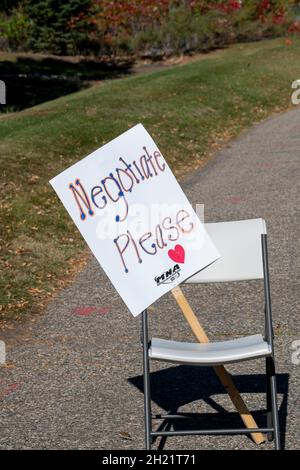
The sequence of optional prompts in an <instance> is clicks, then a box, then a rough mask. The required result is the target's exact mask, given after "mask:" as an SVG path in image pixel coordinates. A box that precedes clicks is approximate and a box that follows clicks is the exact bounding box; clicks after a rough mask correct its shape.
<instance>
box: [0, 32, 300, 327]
mask: <svg viewBox="0 0 300 470" xmlns="http://www.w3.org/2000/svg"><path fill="white" fill-rule="evenodd" d="M299 46H300V42H299V41H295V42H294V43H293V44H292V45H291V46H289V47H287V46H286V45H285V42H284V40H283V39H276V40H272V41H264V42H259V43H250V44H240V45H236V46H234V47H232V48H229V49H226V50H222V51H219V52H217V53H214V54H213V55H211V56H210V55H208V56H207V58H204V59H203V58H201V60H196V61H191V62H190V63H188V64H185V65H182V66H176V67H172V68H168V69H166V70H163V71H160V72H154V73H150V74H145V75H139V76H133V77H128V78H124V79H120V80H115V81H106V82H104V83H100V84H99V85H96V86H94V87H92V88H90V89H88V90H84V91H81V92H78V93H75V94H73V95H68V96H65V97H63V98H59V99H57V100H54V101H50V102H47V103H44V104H42V105H39V106H36V107H33V108H30V109H27V110H25V111H22V112H20V113H15V114H10V115H7V116H1V119H0V159H1V170H2V171H1V184H0V193H1V194H0V196H1V209H0V210H1V240H0V243H1V245H0V250H1V254H0V256H1V279H0V305H1V306H0V325H2V326H3V325H5V323H6V321H7V320H10V319H21V318H23V315H24V313H25V312H38V311H39V309H40V307H41V305H43V304H44V302H45V300H46V299H48V298H50V297H51V296H52V295H53V293H54V292H55V291H56V290H57V289H58V288H61V287H62V286H64V285H65V283H66V281H68V280H70V279H71V278H72V275H73V273H75V272H77V271H78V270H79V269H80V267H81V266H83V265H84V260H85V259H86V258H87V257H88V256H87V250H86V249H85V248H84V242H83V240H82V239H81V236H80V234H79V233H78V231H77V229H76V228H75V226H74V225H73V223H72V221H71V220H69V216H68V215H67V213H66V211H65V209H64V208H63V206H62V204H61V203H60V202H59V201H58V199H57V197H56V195H55V194H54V192H53V190H52V188H51V187H50V185H49V184H48V181H49V180H50V179H51V178H52V177H53V176H55V175H56V174H58V173H59V172H61V171H62V170H63V169H65V168H67V167H68V166H70V165H71V164H72V163H74V162H76V161H78V160H79V159H81V158H82V157H84V156H85V155H87V154H88V153H90V152H91V151H93V150H95V149H96V148H98V147H100V146H101V145H103V144H104V143H106V142H108V141H109V140H111V139H112V138H114V137H116V136H117V135H119V134H120V133H122V132H124V131H125V130H126V129H128V128H130V127H132V126H133V125H135V124H137V123H138V122H142V123H143V124H144V125H145V127H146V128H147V130H148V131H149V132H150V133H151V135H152V136H153V138H154V140H155V141H156V142H157V144H158V146H159V147H160V149H161V151H162V153H163V154H164V156H165V158H166V159H167V160H168V162H169V164H170V166H171V168H172V170H173V171H174V173H175V175H176V176H177V177H178V178H179V179H180V178H182V177H183V176H185V175H186V174H188V173H189V172H191V171H193V170H195V169H196V168H199V167H200V166H201V165H203V164H204V163H205V162H206V161H207V160H208V159H209V157H210V156H211V154H212V153H213V151H214V150H216V149H217V148H219V147H220V146H222V145H223V144H224V143H225V142H227V141H228V140H229V139H230V138H232V137H234V136H237V135H238V134H239V133H240V132H241V131H242V130H244V129H246V128H248V127H250V126H251V125H253V124H254V123H256V122H258V121H260V120H262V119H264V118H265V117H267V116H269V115H270V114H272V113H274V112H278V111H280V110H283V109H286V108H288V107H289V105H290V97H291V92H292V89H291V83H292V82H293V81H294V80H295V79H297V78H299V76H300V65H299V60H298V57H299ZM297 64H298V65H297ZM216 190H217V188H216ZM203 202H204V201H203ZM83 253H85V255H84V256H83Z"/></svg>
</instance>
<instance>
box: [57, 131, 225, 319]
mask: <svg viewBox="0 0 300 470" xmlns="http://www.w3.org/2000/svg"><path fill="white" fill-rule="evenodd" d="M50 183H51V185H52V186H53V188H54V189H55V191H56V193H57V194H58V196H59V198H60V199H61V201H62V203H63V204H64V206H65V208H66V209H67V211H68V212H69V214H70V216H71V217H72V219H73V221H74V223H75V224H76V226H77V228H78V229H79V231H80V232H81V234H82V236H83V237H84V239H85V241H86V242H87V244H88V245H89V247H90V249H91V251H92V252H93V254H94V255H95V257H96V258H97V260H98V262H99V263H100V265H101V266H102V268H103V269H104V271H105V273H106V274H107V276H108V277H109V279H110V280H111V282H112V284H113V285H114V287H115V288H116V290H117V291H118V293H119V294H120V296H121V297H122V299H123V300H124V302H125V303H126V305H127V307H128V308H129V310H130V311H131V313H132V314H133V315H134V316H136V315H138V314H139V313H141V312H142V311H143V310H144V309H145V308H147V307H148V306H149V305H151V304H152V303H153V302H154V301H155V300H157V299H158V298H159V297H161V296H162V295H164V294H165V293H166V292H168V291H170V290H171V289H172V288H173V287H175V286H177V285H178V284H180V283H181V282H182V281H184V280H185V279H187V278H188V277H190V276H191V275H193V274H194V273H196V272H197V271H200V270H201V269H202V268H204V267H205V266H207V265H209V264H211V263H212V262H213V261H215V260H216V259H218V258H219V253H218V251H217V250H216V248H215V246H214V245H213V243H212V241H211V240H210V238H209V237H208V235H207V233H206V231H205V229H204V226H203V224H202V223H201V222H200V220H199V218H198V216H197V215H196V213H195V212H194V210H193V208H192V206H191V205H190V204H189V202H188V200H187V198H186V196H185V194H184V193H183V191H182V189H181V188H180V186H179V184H178V183H177V181H176V179H175V177H174V175H173V173H172V172H171V170H170V168H169V166H168V165H167V163H166V161H165V159H164V158H163V156H162V154H161V153H160V151H159V149H158V148H157V146H156V144H155V142H154V141H153V139H152V138H151V136H150V135H149V134H148V132H147V131H146V130H145V128H144V127H143V126H142V125H141V124H138V125H137V126H135V127H133V128H132V129H130V130H128V131H127V132H125V133H124V134H122V135H120V136H119V137H117V138H116V139H114V140H112V141H111V142H109V143H108V144H106V145H104V146H103V147H101V148H99V149H98V150H96V151H95V152H93V153H91V154H90V155H88V156H87V157H85V158H83V159H82V160H81V161H79V162H78V163H76V164H74V165H72V166H71V167H70V168H68V169H67V170H65V171H63V172H62V173H60V174H59V175H58V176H56V177H55V178H53V179H52V180H51V181H50ZM99 289H101V286H99Z"/></svg>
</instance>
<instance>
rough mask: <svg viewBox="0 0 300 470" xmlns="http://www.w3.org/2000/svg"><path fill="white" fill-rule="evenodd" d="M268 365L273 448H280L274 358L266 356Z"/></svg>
mask: <svg viewBox="0 0 300 470" xmlns="http://www.w3.org/2000/svg"><path fill="white" fill-rule="evenodd" d="M268 362H269V367H270V389H271V405H272V421H273V425H274V439H275V449H276V450H280V431H279V416H278V407H277V385H276V374H275V364H274V358H273V357H268Z"/></svg>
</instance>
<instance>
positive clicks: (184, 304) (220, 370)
mask: <svg viewBox="0 0 300 470" xmlns="http://www.w3.org/2000/svg"><path fill="white" fill-rule="evenodd" d="M171 292H172V294H173V296H174V298H175V300H176V302H177V304H178V305H179V307H180V308H181V310H182V313H183V315H184V316H185V318H186V320H187V322H188V323H189V325H190V327H191V329H192V331H193V333H194V335H195V336H196V338H197V340H198V341H199V343H209V339H208V336H207V334H206V333H205V331H204V330H203V328H202V326H201V324H200V322H199V320H198V318H197V317H196V315H195V314H194V312H193V310H192V308H191V306H190V304H189V303H188V301H187V299H186V297H185V296H184V294H183V292H182V290H181V289H180V287H179V286H178V287H175V288H174V289H172V291H171ZM214 371H215V373H216V374H217V376H218V378H219V380H220V381H221V383H222V384H223V386H224V388H225V390H226V391H227V393H228V395H229V396H230V399H231V401H232V403H233V404H234V406H235V408H236V409H237V411H238V412H239V414H240V416H241V418H242V420H243V422H244V424H245V426H246V427H247V428H249V429H254V428H257V427H258V426H257V424H256V422H255V420H254V418H253V416H252V415H251V413H250V411H249V410H248V408H247V405H246V404H245V402H244V400H243V399H242V397H241V395H240V393H239V391H238V390H237V388H236V386H235V385H234V383H233V381H232V378H231V375H230V374H229V372H227V370H226V369H225V367H224V366H214ZM251 437H252V439H253V441H254V442H255V443H256V444H262V443H263V442H265V437H264V435H263V434H262V433H252V434H251Z"/></svg>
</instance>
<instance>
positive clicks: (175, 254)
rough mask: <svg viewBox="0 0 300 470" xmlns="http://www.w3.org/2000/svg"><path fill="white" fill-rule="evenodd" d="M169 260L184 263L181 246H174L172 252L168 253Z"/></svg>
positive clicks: (183, 252) (183, 253)
mask: <svg viewBox="0 0 300 470" xmlns="http://www.w3.org/2000/svg"><path fill="white" fill-rule="evenodd" d="M168 255H169V258H171V260H172V261H175V263H184V258H185V251H184V248H183V246H181V245H176V246H175V249H174V250H169V251H168Z"/></svg>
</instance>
